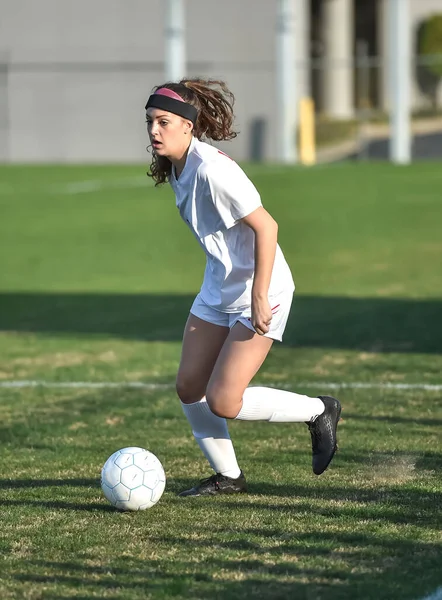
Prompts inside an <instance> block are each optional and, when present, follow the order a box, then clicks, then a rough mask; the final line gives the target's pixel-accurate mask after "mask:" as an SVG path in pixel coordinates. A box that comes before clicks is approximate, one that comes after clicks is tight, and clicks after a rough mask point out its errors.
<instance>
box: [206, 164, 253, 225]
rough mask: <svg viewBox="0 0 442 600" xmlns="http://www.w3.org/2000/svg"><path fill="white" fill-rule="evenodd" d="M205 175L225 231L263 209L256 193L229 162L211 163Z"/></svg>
mask: <svg viewBox="0 0 442 600" xmlns="http://www.w3.org/2000/svg"><path fill="white" fill-rule="evenodd" d="M205 174H206V182H207V185H208V190H209V193H210V197H211V199H212V202H213V204H214V205H215V208H216V210H217V212H218V214H219V215H220V217H221V220H222V221H223V223H224V225H225V226H226V228H227V229H230V227H233V225H235V224H236V223H237V222H238V221H239V219H242V218H244V217H246V216H247V215H249V214H250V213H251V212H253V211H254V210H256V209H257V208H259V207H260V206H262V202H261V197H260V195H259V193H258V190H257V189H256V187H255V186H254V185H253V183H252V182H251V181H250V179H249V178H248V177H247V175H246V174H245V173H244V171H243V170H242V169H241V167H239V166H238V165H237V164H236V163H235V162H234V161H233V160H231V159H230V158H228V157H225V158H224V157H223V158H222V159H221V160H220V161H214V162H213V163H210V164H209V165H207V166H206V169H205Z"/></svg>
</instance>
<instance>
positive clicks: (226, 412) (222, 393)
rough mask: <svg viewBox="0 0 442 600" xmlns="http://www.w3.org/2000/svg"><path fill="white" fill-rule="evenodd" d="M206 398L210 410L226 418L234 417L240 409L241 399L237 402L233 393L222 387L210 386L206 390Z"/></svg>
mask: <svg viewBox="0 0 442 600" xmlns="http://www.w3.org/2000/svg"><path fill="white" fill-rule="evenodd" d="M206 400H207V404H208V405H209V407H210V410H211V411H212V412H213V414H214V415H216V416H217V417H222V418H224V419H234V418H235V417H236V415H237V414H238V411H239V408H238V406H239V401H238V402H235V399H234V398H233V397H232V394H231V393H227V390H224V389H222V388H219V387H218V388H215V387H208V388H207V390H206Z"/></svg>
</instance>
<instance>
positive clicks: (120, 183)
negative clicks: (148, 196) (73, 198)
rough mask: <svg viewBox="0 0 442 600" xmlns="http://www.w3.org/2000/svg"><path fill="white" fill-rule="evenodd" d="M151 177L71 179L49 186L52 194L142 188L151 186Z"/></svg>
mask: <svg viewBox="0 0 442 600" xmlns="http://www.w3.org/2000/svg"><path fill="white" fill-rule="evenodd" d="M152 185H153V181H152V179H150V178H149V177H147V175H138V176H136V177H123V178H121V179H111V178H109V179H86V180H84V181H72V182H70V183H65V184H64V185H63V184H62V185H58V186H53V187H52V188H51V191H52V193H54V194H68V195H75V194H90V193H91V192H100V191H103V190H112V189H125V188H142V187H151V186H152Z"/></svg>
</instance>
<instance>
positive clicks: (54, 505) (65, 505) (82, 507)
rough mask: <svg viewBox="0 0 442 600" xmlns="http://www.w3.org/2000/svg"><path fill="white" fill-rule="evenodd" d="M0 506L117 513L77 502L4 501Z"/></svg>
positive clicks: (94, 505)
mask: <svg viewBox="0 0 442 600" xmlns="http://www.w3.org/2000/svg"><path fill="white" fill-rule="evenodd" d="M1 505H2V506H11V507H13V506H28V507H30V506H33V507H40V508H48V509H52V510H53V509H59V510H70V511H86V512H96V511H99V512H118V510H117V509H116V508H114V507H113V506H110V505H107V504H104V503H103V504H98V503H92V502H91V503H89V504H78V503H77V502H63V501H60V500H30V499H29V500H5V499H2V501H1Z"/></svg>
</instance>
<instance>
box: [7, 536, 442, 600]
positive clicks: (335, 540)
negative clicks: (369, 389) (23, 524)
mask: <svg viewBox="0 0 442 600" xmlns="http://www.w3.org/2000/svg"><path fill="white" fill-rule="evenodd" d="M198 535H199V537H198V539H195V536H191V537H185V536H175V535H173V534H172V535H170V536H164V537H161V538H157V537H156V536H150V537H149V536H147V537H146V541H147V542H148V543H149V546H151V547H152V548H157V544H160V547H161V548H162V557H161V558H151V559H149V560H142V559H139V558H136V557H135V556H133V555H132V556H131V555H127V554H126V556H125V557H124V560H123V559H122V558H121V557H119V556H118V555H117V556H116V558H114V559H113V560H112V559H111V560H109V559H107V560H106V559H104V560H103V562H102V564H100V565H96V564H95V566H91V564H90V562H89V561H91V560H93V561H94V563H97V557H96V556H92V555H91V556H88V555H87V553H86V555H85V556H84V558H83V560H76V561H47V560H27V562H26V566H25V567H23V571H22V572H17V573H13V574H12V578H13V580H15V582H17V585H19V584H20V583H26V584H29V583H32V584H35V585H37V586H38V585H39V584H42V585H44V586H45V589H46V590H47V591H50V589H51V587H52V589H53V590H56V589H59V586H63V588H66V587H67V588H68V589H70V590H72V591H74V590H75V591H76V592H78V591H81V592H82V591H83V589H86V590H88V591H90V593H94V594H95V593H97V592H98V593H99V592H100V591H101V592H102V593H107V592H109V591H111V590H115V591H120V590H121V589H124V590H127V591H126V594H127V596H125V597H128V598H129V597H130V598H144V597H147V596H149V597H150V594H155V596H153V597H158V598H164V599H166V598H173V597H180V598H184V597H192V598H201V599H202V598H219V599H221V598H222V599H225V598H228V599H229V600H230V599H243V598H247V597H253V598H260V599H264V598H265V599H267V598H272V600H273V599H280V600H282V599H290V600H292V599H293V598H297V599H300V600H313V599H315V598H327V599H329V600H338V599H339V600H350V599H352V600H353V599H354V598H358V600H368V599H371V598H374V597H376V598H378V599H379V600H382V599H384V600H386V599H388V600H393V599H396V598H397V599H399V598H401V599H402V598H415V597H417V596H418V595H419V593H423V592H424V591H428V590H431V589H433V588H434V587H435V586H436V585H437V578H438V574H437V564H438V554H439V551H440V545H438V544H432V543H422V542H420V541H416V540H408V539H393V538H388V537H386V536H383V535H377V534H369V533H367V534H366V533H361V534H349V533H347V532H343V531H339V530H336V532H322V533H318V532H311V533H310V532H308V533H303V532H298V533H297V532H291V533H290V534H287V532H286V531H283V530H282V529H278V528H275V529H273V530H270V531H269V530H260V529H254V528H243V529H241V530H240V531H238V532H237V533H236V535H237V536H242V539H238V540H236V541H237V543H236V544H232V541H233V540H232V539H231V536H232V532H231V531H225V530H219V529H216V528H215V530H214V529H213V528H206V529H204V528H202V529H201V528H200V529H199V530H198ZM250 539H251V540H253V550H252V551H253V554H254V557H253V558H250V557H249V556H248V554H249V553H250V551H251V545H250V542H248V540H250ZM195 541H196V542H197V544H195ZM241 542H243V544H241ZM246 542H248V543H246ZM168 549H170V551H172V552H173V560H171V555H170V554H169V553H168ZM201 556H206V560H201ZM56 586H58V588H57V587H56ZM129 590H130V591H129ZM63 591H65V589H63ZM138 594H140V595H138ZM45 597H51V596H45ZM61 597H62V596H61V595H57V598H61ZM66 597H69V596H67V595H66ZM76 597H77V596H76ZM112 597H114V596H112Z"/></svg>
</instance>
